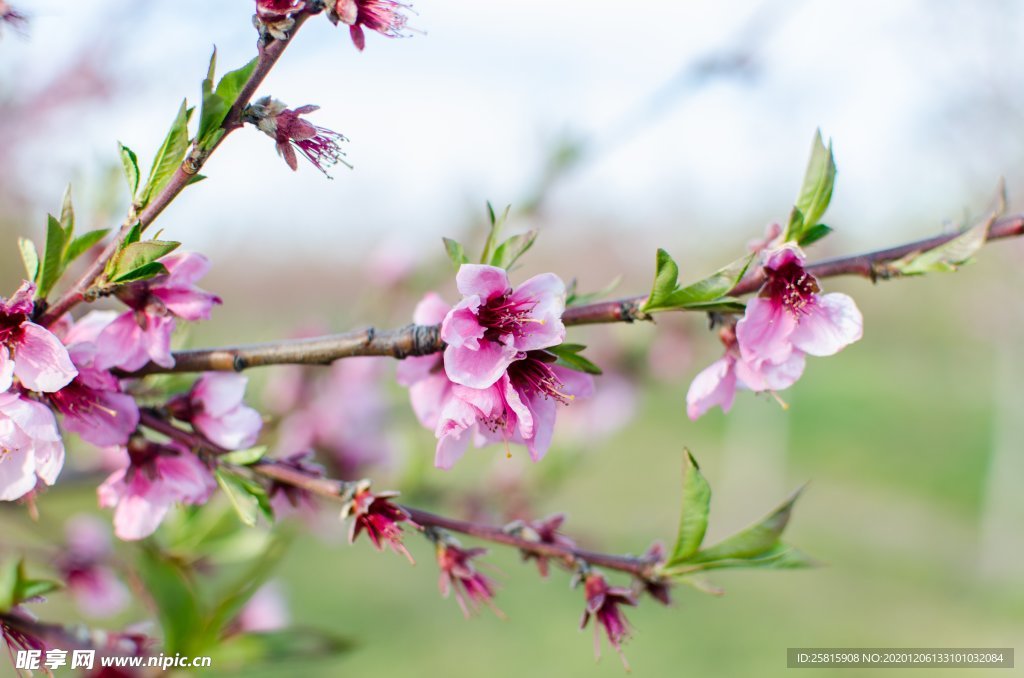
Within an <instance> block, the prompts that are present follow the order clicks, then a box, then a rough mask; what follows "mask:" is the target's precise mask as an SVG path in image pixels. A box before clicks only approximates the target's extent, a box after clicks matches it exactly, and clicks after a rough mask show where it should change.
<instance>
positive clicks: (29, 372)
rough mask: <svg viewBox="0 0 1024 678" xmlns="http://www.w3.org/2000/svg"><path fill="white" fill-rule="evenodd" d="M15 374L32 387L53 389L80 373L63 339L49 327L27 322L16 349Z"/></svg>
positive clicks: (51, 390)
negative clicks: (62, 341) (61, 340)
mask: <svg viewBox="0 0 1024 678" xmlns="http://www.w3.org/2000/svg"><path fill="white" fill-rule="evenodd" d="M14 374H16V375H17V377H18V379H20V380H21V383H23V384H24V385H25V387H26V388H28V389H29V390H32V391H42V392H44V393H53V392H54V391H59V390H60V389H62V388H64V387H65V386H67V385H68V384H69V383H71V380H72V379H74V378H75V376H77V375H78V370H77V369H75V366H74V364H73V363H72V362H71V356H69V355H68V350H67V349H66V348H64V344H62V343H60V339H58V338H57V337H55V336H54V335H53V333H51V332H50V331H49V330H47V329H46V328H44V327H42V326H40V325H36V324H35V323H31V322H27V323H24V324H22V326H21V337H20V339H19V340H18V342H17V344H16V345H15V349H14Z"/></svg>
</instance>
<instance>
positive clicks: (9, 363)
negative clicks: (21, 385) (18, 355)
mask: <svg viewBox="0 0 1024 678" xmlns="http://www.w3.org/2000/svg"><path fill="white" fill-rule="evenodd" d="M13 383H14V361H13V360H11V353H10V351H8V350H7V347H6V346H0V391H6V390H7V389H9V388H10V387H11V384H13Z"/></svg>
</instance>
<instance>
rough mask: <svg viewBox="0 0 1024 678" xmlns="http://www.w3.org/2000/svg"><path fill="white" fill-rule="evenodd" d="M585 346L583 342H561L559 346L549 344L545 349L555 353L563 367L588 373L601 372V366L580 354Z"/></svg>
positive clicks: (558, 362)
mask: <svg viewBox="0 0 1024 678" xmlns="http://www.w3.org/2000/svg"><path fill="white" fill-rule="evenodd" d="M585 348H586V346H584V345H583V344H559V345H558V346H549V347H548V348H546V349H544V350H545V351H547V352H548V353H553V354H554V355H555V356H556V357H557V358H558V361H557V363H556V364H558V365H561V366H562V367H568V368H569V369H570V370H576V371H577V372H586V373H587V374H601V368H600V367H598V366H597V365H595V364H594V363H592V362H590V361H589V360H587V359H586V358H584V357H583V356H582V355H580V352H581V351H582V350H583V349H585Z"/></svg>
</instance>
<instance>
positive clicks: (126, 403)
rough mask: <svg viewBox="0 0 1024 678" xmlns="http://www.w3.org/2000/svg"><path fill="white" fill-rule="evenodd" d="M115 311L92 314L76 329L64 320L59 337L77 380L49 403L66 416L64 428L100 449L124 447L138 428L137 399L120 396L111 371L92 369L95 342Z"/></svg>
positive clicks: (116, 382) (68, 318)
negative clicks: (74, 367) (116, 446)
mask: <svg viewBox="0 0 1024 678" xmlns="http://www.w3.org/2000/svg"><path fill="white" fill-rule="evenodd" d="M115 316H116V314H115V313H114V312H113V311H91V312H90V313H87V314H86V315H85V316H83V317H82V319H81V320H79V321H78V322H77V323H75V324H74V325H70V322H71V321H70V316H64V318H63V319H62V321H63V320H65V319H66V320H67V322H66V323H64V322H62V323H61V325H63V327H62V329H61V331H60V332H58V334H59V335H60V337H61V339H63V341H64V343H65V344H66V345H67V347H68V354H69V355H70V356H71V361H72V362H73V363H74V364H75V366H76V367H77V368H78V376H77V377H75V378H74V379H73V380H72V381H71V383H70V384H68V385H67V386H65V387H64V388H62V389H61V390H60V391H57V392H56V393H51V394H49V400H50V403H51V404H52V405H53V406H54V408H55V409H56V410H57V411H58V412H60V413H61V414H62V415H63V416H64V427H65V428H66V429H68V430H69V431H73V432H75V433H77V434H78V435H80V436H81V437H82V439H83V440H86V441H88V442H90V443H92V444H93V445H96V446H97V447H107V446H110V445H124V444H125V443H127V442H128V437H129V436H130V435H131V434H132V432H134V431H135V429H136V427H137V426H138V425H139V407H138V405H137V404H136V402H135V398H133V397H132V396H130V395H128V394H126V393H122V392H121V383H120V381H119V380H118V379H117V378H116V377H114V376H113V375H112V374H111V373H110V372H109V371H106V370H99V369H96V368H95V367H94V366H93V363H94V362H95V357H96V351H97V349H96V343H95V342H96V338H97V337H98V336H99V333H100V332H101V331H102V330H103V328H104V327H106V326H107V325H109V324H110V322H111V321H112V320H113V318H114V317H115Z"/></svg>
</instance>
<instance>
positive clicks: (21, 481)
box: [0, 448, 36, 501]
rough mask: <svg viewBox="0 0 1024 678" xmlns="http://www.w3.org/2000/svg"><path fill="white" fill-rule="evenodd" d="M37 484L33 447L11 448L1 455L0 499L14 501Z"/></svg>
mask: <svg viewBox="0 0 1024 678" xmlns="http://www.w3.org/2000/svg"><path fill="white" fill-rule="evenodd" d="M35 486H36V462H35V457H34V455H33V451H32V450H31V449H28V448H21V449H11V450H9V451H8V452H7V453H6V454H4V455H3V456H2V457H0V501H14V500H15V499H18V498H20V497H22V496H24V495H25V494H27V493H28V492H31V491H32V489H33V488H34V487H35Z"/></svg>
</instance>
